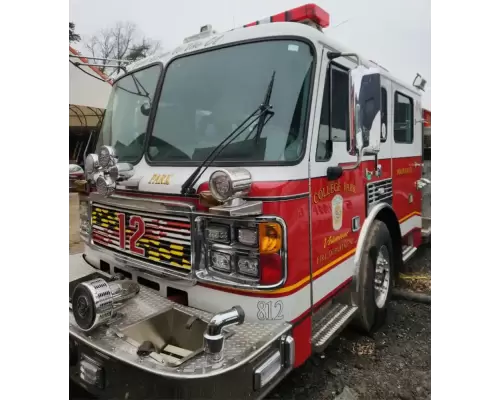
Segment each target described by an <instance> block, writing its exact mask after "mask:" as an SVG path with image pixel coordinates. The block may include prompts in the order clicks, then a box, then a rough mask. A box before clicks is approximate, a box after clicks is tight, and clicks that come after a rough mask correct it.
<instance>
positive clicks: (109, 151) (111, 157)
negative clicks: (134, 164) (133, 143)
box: [98, 146, 116, 168]
mask: <svg viewBox="0 0 500 400" xmlns="http://www.w3.org/2000/svg"><path fill="white" fill-rule="evenodd" d="M98 158H99V165H100V166H101V167H103V168H106V167H108V166H110V165H113V163H114V161H115V158H116V155H115V149H114V148H113V147H111V146H102V147H101V149H100V150H99V157H98Z"/></svg>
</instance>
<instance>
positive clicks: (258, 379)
mask: <svg viewBox="0 0 500 400" xmlns="http://www.w3.org/2000/svg"><path fill="white" fill-rule="evenodd" d="M278 360H279V361H281V360H282V355H281V353H280V351H279V350H274V352H273V353H272V354H271V355H270V356H269V357H267V358H266V359H265V360H264V362H263V363H262V364H260V365H259V366H258V367H257V368H256V369H255V372H254V390H260V389H262V388H263V387H264V386H266V385H267V384H268V383H269V382H272V380H273V379H274V378H275V377H276V376H277V375H278V374H279V373H280V372H281V370H282V369H283V364H282V363H281V364H280V367H279V369H278V370H277V371H276V372H275V374H274V375H272V376H271V377H270V378H269V380H268V381H265V382H262V373H263V372H264V370H265V369H266V368H268V367H269V366H270V365H271V364H272V363H274V362H277V361H278Z"/></svg>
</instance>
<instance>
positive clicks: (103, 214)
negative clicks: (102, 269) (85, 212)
mask: <svg viewBox="0 0 500 400" xmlns="http://www.w3.org/2000/svg"><path fill="white" fill-rule="evenodd" d="M119 214H123V215H124V217H122V219H124V221H125V246H124V248H122V247H121V246H120V228H119V227H120V218H119ZM134 216H137V217H139V219H140V220H141V221H142V222H141V221H137V218H135V219H134V223H135V224H134V225H133V226H132V224H131V221H130V220H131V218H132V217H134ZM140 224H144V228H145V231H144V234H143V235H142V236H140V235H138V234H137V233H136V232H137V230H138V228H139V225H140ZM132 237H134V238H135V244H136V247H137V248H139V249H143V250H144V255H141V254H138V253H137V252H133V251H132V250H131V238H132ZM139 237H140V238H139ZM92 242H93V243H94V244H96V245H98V246H101V247H104V248H107V249H111V250H113V251H116V252H118V253H122V254H126V255H128V256H130V257H133V258H136V259H139V260H143V261H145V260H147V261H148V262H150V263H152V264H155V265H157V266H161V267H164V268H168V269H175V270H177V271H183V272H186V273H188V272H189V271H191V222H190V219H189V218H188V217H185V216H182V215H177V214H149V213H145V212H142V211H139V212H138V211H130V210H122V209H118V208H114V207H109V206H103V205H99V204H93V205H92Z"/></svg>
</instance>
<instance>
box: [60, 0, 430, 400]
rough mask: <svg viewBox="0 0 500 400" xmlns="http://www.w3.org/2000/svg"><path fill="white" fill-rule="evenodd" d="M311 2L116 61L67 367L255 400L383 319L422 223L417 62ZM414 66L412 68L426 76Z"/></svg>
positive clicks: (87, 374) (85, 222)
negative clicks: (405, 61) (357, 46)
mask: <svg viewBox="0 0 500 400" xmlns="http://www.w3.org/2000/svg"><path fill="white" fill-rule="evenodd" d="M328 25H329V15H328V14H327V12H325V11H324V10H322V9H321V8H320V7H318V6H316V5H314V4H308V5H305V6H302V7H298V8H295V9H292V10H289V11H286V12H283V13H280V14H277V15H273V16H272V17H269V18H267V19H265V20H261V21H256V22H254V23H251V24H248V25H245V26H244V27H242V28H239V29H233V30H231V31H229V32H224V33H216V32H214V31H213V30H212V28H211V26H209V25H208V26H205V27H203V28H202V29H201V31H200V33H199V34H197V35H195V36H192V37H189V38H187V39H186V40H185V41H184V43H183V44H182V45H180V46H179V47H177V48H176V49H174V50H173V51H169V52H168V53H165V54H162V55H160V56H157V57H153V58H148V59H144V60H141V61H140V62H137V63H135V64H131V65H128V66H127V67H126V70H125V71H121V72H120V73H119V74H118V75H117V76H115V77H114V83H113V90H112V93H111V96H110V100H109V104H108V107H107V110H106V115H105V118H104V122H103V125H102V128H101V133H100V140H101V143H100V144H99V146H101V147H100V150H99V152H98V154H90V155H88V156H87V159H86V163H85V173H86V178H87V179H88V182H89V184H88V188H89V192H90V194H89V197H88V202H85V203H82V205H81V221H82V222H81V235H82V238H83V239H84V240H85V251H84V253H83V254H81V255H78V256H72V257H71V259H70V313H69V320H70V327H69V333H70V340H69V342H70V377H71V378H72V379H73V380H74V381H76V382H77V383H78V384H80V385H82V386H84V387H85V388H86V389H87V390H88V391H90V392H92V393H94V394H97V395H99V396H103V397H106V398H111V397H113V398H115V397H116V398H127V399H131V398H141V399H144V398H169V399H170V398H197V399H198V398H217V399H222V398H234V399H241V398H262V397H263V396H265V394H266V393H268V392H269V391H270V390H271V389H272V388H273V387H274V386H275V385H276V384H277V383H278V382H279V381H280V380H281V379H283V378H284V377H285V376H286V375H287V374H288V373H289V372H290V371H291V370H292V369H294V368H297V367H299V366H300V365H301V364H303V363H304V362H305V361H306V360H307V358H308V357H310V356H311V355H312V354H313V353H315V352H322V351H323V349H325V347H326V346H327V345H328V343H329V342H330V341H331V340H332V339H333V338H334V337H335V336H336V335H338V333H339V332H340V331H341V330H342V329H343V328H344V327H345V326H346V325H348V324H355V325H357V326H358V327H359V328H360V329H363V330H365V331H368V332H369V331H372V330H373V329H376V328H377V327H378V326H379V325H380V324H381V323H382V322H383V320H384V317H385V314H386V309H387V304H388V301H389V299H390V297H391V290H392V287H393V284H394V279H395V275H396V274H397V273H398V271H399V270H400V269H401V268H402V265H403V263H404V262H405V261H406V260H407V259H408V258H409V257H411V255H412V254H413V253H414V252H415V251H416V249H417V248H418V247H419V246H420V244H421V243H422V240H423V237H424V236H425V235H427V234H428V233H429V232H430V226H429V227H428V228H427V229H425V230H423V229H422V219H423V216H422V195H421V191H422V189H423V188H424V187H425V186H426V185H428V184H429V183H430V181H429V180H427V179H426V178H423V177H422V166H423V159H422V143H423V140H422V131H423V123H424V121H423V113H422V107H421V91H422V89H423V86H424V84H425V82H424V80H423V79H422V78H419V79H417V80H416V81H415V82H414V83H413V85H407V84H404V83H402V82H399V81H398V80H396V79H394V77H393V76H392V75H391V74H390V73H389V72H388V71H387V70H385V69H384V68H382V67H380V66H379V65H377V64H375V63H374V62H371V61H368V60H364V59H363V58H362V57H361V56H360V55H358V54H356V53H354V52H351V51H349V50H346V49H345V48H344V47H343V46H341V45H340V44H339V43H337V42H336V41H335V40H333V39H331V38H330V37H328V36H326V35H325V34H324V33H323V32H322V28H325V27H327V26H328ZM417 78H418V77H417Z"/></svg>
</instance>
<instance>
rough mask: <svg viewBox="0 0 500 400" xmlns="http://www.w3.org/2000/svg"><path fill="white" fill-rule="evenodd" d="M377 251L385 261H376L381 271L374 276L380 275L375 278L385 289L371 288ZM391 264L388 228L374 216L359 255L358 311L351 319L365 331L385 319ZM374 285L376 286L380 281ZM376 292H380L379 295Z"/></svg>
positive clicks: (392, 263)
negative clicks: (378, 262)
mask: <svg viewBox="0 0 500 400" xmlns="http://www.w3.org/2000/svg"><path fill="white" fill-rule="evenodd" d="M380 254H383V255H384V258H385V259H386V261H387V263H388V265H386V264H384V263H382V262H380V266H379V271H380V272H382V271H384V272H383V273H382V275H380V274H379V275H378V278H380V277H381V276H383V279H379V281H382V282H384V286H385V287H386V288H387V289H386V290H385V291H384V290H382V291H381V292H378V291H377V290H375V277H376V275H377V274H376V265H377V259H378V257H379V255H380ZM379 261H381V259H380V260H379ZM387 267H388V271H387V270H386V269H387ZM394 267H395V263H394V251H393V247H392V239H391V234H390V233H389V229H388V228H387V225H385V224H384V223H383V222H382V221H379V220H375V221H374V222H373V225H372V226H371V228H370V231H369V232H368V236H367V238H366V244H365V248H364V249H363V254H362V255H361V265H360V270H359V276H358V279H359V284H360V286H359V288H360V289H359V293H358V294H357V296H358V306H359V312H358V315H357V318H356V319H355V321H354V325H355V326H356V327H358V328H359V329H361V330H362V331H363V332H365V333H368V334H370V333H372V332H373V331H375V330H377V329H378V328H379V327H380V326H381V325H382V324H383V323H384V322H385V318H386V316H387V305H388V304H389V300H390V298H391V294H392V289H393V286H394ZM386 277H387V279H386ZM378 286H379V287H380V285H378ZM379 293H381V294H380V295H379Z"/></svg>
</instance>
